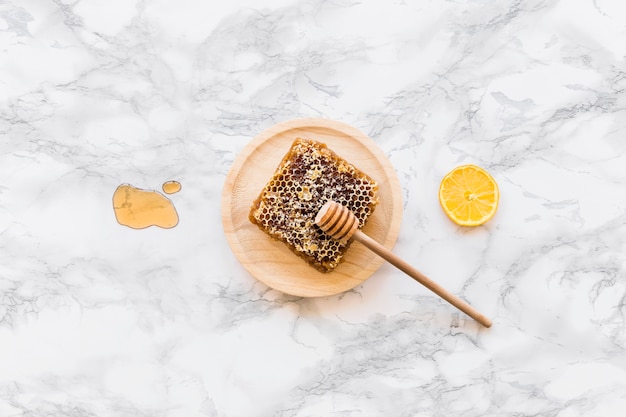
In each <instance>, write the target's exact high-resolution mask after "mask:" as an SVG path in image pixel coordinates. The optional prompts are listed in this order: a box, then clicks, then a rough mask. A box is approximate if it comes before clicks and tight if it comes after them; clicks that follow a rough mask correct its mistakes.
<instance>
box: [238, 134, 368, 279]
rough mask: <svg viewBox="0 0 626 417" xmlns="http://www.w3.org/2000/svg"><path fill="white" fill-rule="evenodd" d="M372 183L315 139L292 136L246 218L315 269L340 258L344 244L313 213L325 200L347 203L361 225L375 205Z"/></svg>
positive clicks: (329, 268)
mask: <svg viewBox="0 0 626 417" xmlns="http://www.w3.org/2000/svg"><path fill="white" fill-rule="evenodd" d="M377 191H378V184H377V183H376V181H374V180H373V179H372V178H370V177H369V176H367V175H366V174H364V173H363V172H361V171H359V170H358V169H357V168H356V167H355V166H354V165H352V164H350V163H349V162H347V161H346V160H344V159H342V158H341V157H339V156H338V155H337V154H335V153H334V152H333V151H332V150H330V149H328V147H327V146H326V145H325V144H324V143H321V142H317V141H314V140H310V139H301V138H297V139H296V140H295V141H294V142H293V144H292V145H291V149H290V150H289V151H288V152H287V154H286V155H285V156H284V158H283V159H282V161H281V162H280V164H279V165H278V168H277V169H276V171H275V172H274V175H273V176H272V178H271V179H270V180H269V182H268V183H267V185H266V186H265V187H264V188H263V190H262V191H261V194H260V195H259V196H258V198H257V199H256V200H255V201H254V203H253V204H252V208H251V209H250V213H249V218H250V221H251V222H252V223H254V224H256V225H257V226H258V227H259V228H260V229H261V230H263V231H264V232H265V233H267V234H268V235H270V236H271V237H273V238H275V239H278V240H281V241H282V242H284V243H285V244H286V245H287V246H288V247H289V248H290V249H291V250H292V251H293V252H294V253H296V254H297V255H298V256H300V257H302V258H303V259H304V260H305V261H306V262H308V263H309V264H310V265H312V266H313V267H315V268H317V269H318V270H319V271H321V272H329V271H332V270H333V269H334V268H335V267H336V266H337V265H339V263H340V262H341V261H342V259H343V256H344V254H345V252H346V250H347V249H348V247H349V245H350V242H347V243H345V244H342V243H340V242H339V241H337V240H334V239H333V238H331V237H330V236H328V235H326V234H325V233H324V232H323V231H322V230H321V229H320V228H319V227H318V226H317V225H316V224H315V216H316V215H317V212H318V211H319V210H320V208H321V207H322V206H323V205H324V203H325V202H326V201H328V200H333V201H336V202H337V203H339V204H341V205H343V206H346V207H348V208H349V209H350V210H351V211H352V212H353V213H354V214H355V215H356V217H357V219H358V220H359V228H361V227H363V225H364V224H365V222H366V220H367V218H368V217H369V216H370V214H372V212H373V211H374V208H375V207H376V205H377V204H378V195H377Z"/></svg>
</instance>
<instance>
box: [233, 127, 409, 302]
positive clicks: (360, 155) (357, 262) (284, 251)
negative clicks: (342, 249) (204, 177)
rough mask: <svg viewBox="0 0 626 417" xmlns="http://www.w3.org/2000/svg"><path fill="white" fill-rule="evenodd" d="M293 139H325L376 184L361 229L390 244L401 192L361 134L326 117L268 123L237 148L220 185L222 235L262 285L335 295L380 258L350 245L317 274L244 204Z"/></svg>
mask: <svg viewBox="0 0 626 417" xmlns="http://www.w3.org/2000/svg"><path fill="white" fill-rule="evenodd" d="M298 137H301V138H307V139H313V140H317V141H320V142H323V143H325V144H326V145H328V147H329V148H330V149H332V150H333V151H335V153H337V154H338V155H339V156H340V157H342V158H344V159H346V160H347V161H348V162H350V163H352V164H353V165H355V166H356V167H357V168H358V169H360V170H361V171H363V172H364V173H366V174H367V175H369V176H371V177H372V178H373V179H375V180H376V181H377V182H378V186H379V198H380V202H379V204H378V206H377V207H376V210H374V213H373V214H372V215H371V216H370V218H369V219H368V221H367V224H366V225H365V227H364V229H363V230H364V232H365V233H367V234H368V235H369V236H370V237H372V238H373V239H375V240H376V241H378V242H380V243H381V244H382V245H383V246H384V247H386V248H388V249H391V248H393V246H394V244H395V242H396V239H397V237H398V233H399V231H400V224H401V221H402V190H401V188H400V182H399V181H398V177H397V175H396V172H395V170H394V169H393V166H392V165H391V163H390V162H389V160H388V159H387V157H386V156H385V154H384V153H383V152H382V150H381V149H380V148H379V147H378V146H377V145H376V144H375V142H374V141H373V140H372V139H370V138H369V137H367V135H365V134H364V133H362V132H360V131H359V130H358V129H356V128H354V127H351V126H349V125H346V124H344V123H340V122H337V121H333V120H327V119H294V120H289V121H286V122H282V123H279V124H276V125H274V126H272V127H270V128H269V129H266V130H265V131H263V132H261V133H260V134H259V135H258V136H256V137H255V138H254V139H253V140H252V141H251V142H250V143H249V144H248V145H247V146H246V147H245V148H244V149H243V150H242V151H241V152H240V154H239V155H238V156H237V158H236V159H235V161H234V162H233V165H232V167H231V169H230V171H229V173H228V176H227V177H226V180H225V182H224V188H223V190H222V223H223V227H224V233H225V234H226V238H227V240H228V243H229V245H230V247H231V249H232V251H233V253H234V254H235V256H236V257H237V259H239V261H240V262H241V264H242V265H243V266H244V267H245V268H246V269H247V270H248V271H249V272H250V273H251V274H252V275H253V276H254V277H255V278H257V279H258V280H260V281H261V282H263V283H265V284H266V285H268V286H269V287H272V288H274V289H277V290H279V291H282V292H284V293H287V294H292V295H296V296H301V297H320V296H327V295H333V294H338V293H341V292H344V291H347V290H349V289H351V288H354V287H355V286H357V285H359V284H360V283H362V282H363V281H365V280H366V279H367V278H369V277H370V276H371V275H372V274H373V273H374V272H375V271H376V270H377V269H378V268H379V267H380V266H381V265H382V263H383V262H384V260H383V259H382V258H379V257H377V256H372V252H371V251H369V250H368V249H367V248H366V247H364V246H363V245H361V244H360V243H358V242H354V243H352V246H351V247H350V248H349V249H348V251H347V252H346V255H345V257H344V262H342V263H341V264H340V265H339V266H338V267H337V268H336V269H335V270H334V271H332V272H329V273H326V274H324V273H321V272H319V271H317V270H316V269H315V268H313V267H311V266H310V265H308V264H307V263H306V262H305V261H303V260H302V259H301V258H299V257H298V256H296V255H295V254H293V253H292V252H291V251H290V250H289V248H287V246H286V245H285V244H284V243H282V242H280V241H277V240H274V239H272V238H271V237H269V236H268V235H267V234H265V233H263V232H262V231H261V230H260V229H259V228H258V227H257V226H256V225H253V224H252V223H251V222H250V220H249V219H248V213H249V211H250V207H251V206H252V202H253V201H254V199H255V198H256V197H257V196H258V195H259V193H260V192H261V190H262V189H263V187H264V186H265V184H266V183H267V181H268V180H269V179H270V178H271V176H272V175H273V173H274V171H275V170H276V168H277V166H278V164H279V163H280V161H281V159H282V158H283V156H284V155H285V154H286V153H287V151H288V150H289V148H290V147H291V144H292V142H293V141H294V140H295V139H296V138H298Z"/></svg>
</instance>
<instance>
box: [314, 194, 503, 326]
mask: <svg viewBox="0 0 626 417" xmlns="http://www.w3.org/2000/svg"><path fill="white" fill-rule="evenodd" d="M315 224H317V225H318V226H319V228H320V229H322V230H323V231H324V232H325V233H326V234H328V235H330V236H331V237H332V238H334V239H337V240H339V241H340V242H342V243H347V242H348V241H349V240H350V239H353V240H356V241H357V242H361V243H362V244H363V245H365V246H366V247H367V248H368V249H370V250H371V251H373V252H374V253H376V254H377V255H379V256H380V257H381V258H383V259H385V260H386V261H388V262H389V263H391V264H392V265H394V266H395V267H396V268H398V269H399V270H401V271H402V272H404V273H405V274H407V275H409V276H410V277H411V278H413V279H414V280H416V281H417V282H419V283H420V284H422V285H424V286H425V287H426V288H428V289H429V290H431V291H432V292H434V293H435V294H437V295H438V296H440V297H441V298H443V299H444V300H446V301H447V302H449V303H450V304H452V305H453V306H455V307H456V308H458V309H459V310H461V311H462V312H464V313H465V314H467V315H468V316H470V317H471V318H473V319H474V320H476V321H477V322H479V323H480V324H482V325H483V326H485V327H491V320H490V319H489V318H487V317H486V316H484V315H483V314H481V313H479V312H478V311H477V310H476V309H474V307H472V306H471V305H469V304H468V303H466V302H465V301H463V300H461V299H460V298H459V297H457V296H456V295H454V294H452V293H451V292H449V291H448V290H446V289H445V288H443V287H442V286H441V285H439V284H437V283H436V282H435V281H433V280H431V279H430V278H428V277H427V276H426V275H424V274H422V273H421V272H420V271H418V270H417V269H415V268H413V267H412V266H411V265H409V264H408V263H407V262H405V261H403V260H402V259H400V258H399V257H398V256H397V255H395V254H394V253H392V252H391V251H390V250H389V249H387V248H385V247H384V246H383V245H381V244H380V243H378V242H376V241H375V240H374V239H372V238H371V237H369V236H368V235H366V234H365V233H363V232H361V231H360V230H359V229H358V228H359V220H358V219H357V218H356V216H355V215H354V213H352V212H351V211H350V209H348V208H347V207H344V206H342V205H341V204H339V203H336V202H334V201H327V202H326V204H324V205H323V206H322V208H321V209H320V210H319V212H318V213H317V216H315Z"/></svg>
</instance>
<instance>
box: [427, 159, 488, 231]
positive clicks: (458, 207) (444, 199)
mask: <svg viewBox="0 0 626 417" xmlns="http://www.w3.org/2000/svg"><path fill="white" fill-rule="evenodd" d="M499 199H500V191H499V190H498V184H497V183H496V181H495V180H494V179H493V177H492V176H491V175H489V173H488V172H487V171H485V170H484V169H482V168H481V167H478V166H476V165H462V166H459V167H456V168H454V169H453V170H452V171H450V172H449V173H448V174H447V175H446V176H445V177H443V179H442V180H441V185H440V186H439V203H440V204H441V207H442V208H443V211H445V213H446V214H447V215H448V217H450V219H451V220H452V221H453V222H455V223H456V224H458V225H460V226H479V225H481V224H483V223H485V222H486V221H487V220H489V219H491V218H492V217H493V215H494V214H496V210H497V209H498V200H499Z"/></svg>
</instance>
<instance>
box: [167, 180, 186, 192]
mask: <svg viewBox="0 0 626 417" xmlns="http://www.w3.org/2000/svg"><path fill="white" fill-rule="evenodd" d="M162 188H163V192H164V193H165V194H174V193H177V192H179V191H180V189H181V188H182V185H180V183H179V182H178V181H168V182H165V183H163V187H162Z"/></svg>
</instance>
